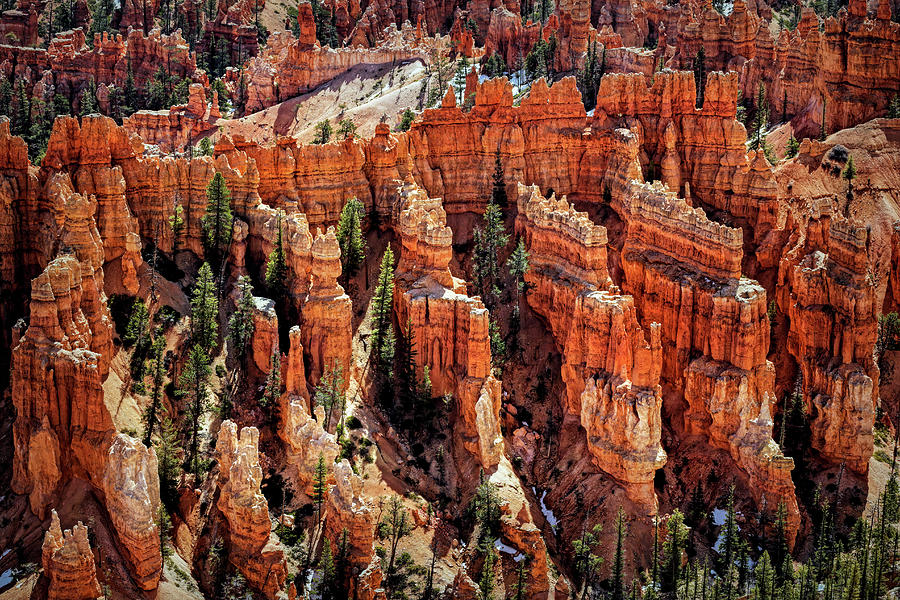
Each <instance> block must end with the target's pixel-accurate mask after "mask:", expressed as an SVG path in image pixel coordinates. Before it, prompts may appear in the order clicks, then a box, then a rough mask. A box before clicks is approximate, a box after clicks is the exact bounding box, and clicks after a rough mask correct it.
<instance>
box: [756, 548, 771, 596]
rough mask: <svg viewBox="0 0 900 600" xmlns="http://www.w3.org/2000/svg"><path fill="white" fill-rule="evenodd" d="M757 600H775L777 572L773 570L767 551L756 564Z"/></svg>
mask: <svg viewBox="0 0 900 600" xmlns="http://www.w3.org/2000/svg"><path fill="white" fill-rule="evenodd" d="M755 600H775V570H774V569H773V568H772V561H771V560H770V559H769V553H768V552H767V551H765V550H763V553H762V556H760V557H759V562H758V563H756V594H755Z"/></svg>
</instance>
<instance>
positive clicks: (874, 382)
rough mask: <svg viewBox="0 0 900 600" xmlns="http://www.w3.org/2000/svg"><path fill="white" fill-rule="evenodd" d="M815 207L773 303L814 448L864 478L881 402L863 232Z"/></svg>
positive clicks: (787, 259) (794, 243) (790, 252)
mask: <svg viewBox="0 0 900 600" xmlns="http://www.w3.org/2000/svg"><path fill="white" fill-rule="evenodd" d="M832 211H833V209H832V207H831V203H830V202H820V203H817V205H814V206H813V207H812V211H811V214H810V215H809V217H808V220H807V222H806V224H805V227H802V226H800V227H798V228H797V229H796V230H795V231H794V234H793V236H792V239H791V240H790V241H789V243H788V245H787V246H786V249H785V253H784V255H783V257H782V259H781V264H780V266H779V273H778V288H777V289H778V302H779V305H780V307H781V310H782V311H783V312H784V314H786V315H787V316H788V318H789V320H790V331H789V334H788V340H787V342H788V344H787V346H788V347H787V349H788V352H790V353H791V355H792V356H793V357H794V359H795V360H796V361H797V364H798V366H799V370H800V373H801V375H802V379H803V386H802V389H803V396H804V398H805V399H806V401H807V403H808V405H809V407H810V409H811V410H810V429H811V432H812V445H813V447H814V448H815V449H816V450H818V451H819V452H820V453H821V454H822V455H823V456H825V457H826V458H828V459H829V460H831V461H833V462H836V463H837V462H844V463H846V464H847V466H848V467H849V468H850V469H853V470H854V471H856V472H858V473H867V472H868V468H869V457H870V456H871V455H872V451H873V443H874V442H873V437H872V428H873V426H874V424H875V404H876V400H877V398H878V392H877V390H878V375H879V373H878V367H877V365H876V364H875V363H874V360H873V354H872V348H873V347H874V344H875V338H876V336H877V322H876V318H875V315H876V314H877V311H878V307H877V306H876V303H875V294H876V292H875V287H874V285H873V283H874V282H873V281H872V280H871V275H870V272H869V271H868V260H867V256H866V254H867V248H868V233H867V228H866V226H865V225H864V224H862V223H859V222H855V221H852V220H848V219H846V218H844V217H842V216H841V215H839V214H834V213H833V212H832Z"/></svg>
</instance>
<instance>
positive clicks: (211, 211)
mask: <svg viewBox="0 0 900 600" xmlns="http://www.w3.org/2000/svg"><path fill="white" fill-rule="evenodd" d="M233 221H234V217H233V216H232V214H231V192H229V191H228V186H227V185H225V178H224V177H223V176H222V174H221V173H220V172H218V171H216V174H215V175H214V176H213V178H212V180H211V181H210V182H209V185H208V186H207V187H206V213H205V214H204V215H203V218H202V220H201V224H202V226H203V241H204V245H205V246H206V251H207V252H208V253H209V255H210V258H211V259H212V261H213V263H214V264H215V265H216V266H217V267H218V265H219V264H220V261H221V259H222V257H224V256H225V252H226V251H227V249H228V245H229V244H230V243H231V232H232V226H233Z"/></svg>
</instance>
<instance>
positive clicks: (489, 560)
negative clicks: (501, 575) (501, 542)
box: [476, 546, 498, 600]
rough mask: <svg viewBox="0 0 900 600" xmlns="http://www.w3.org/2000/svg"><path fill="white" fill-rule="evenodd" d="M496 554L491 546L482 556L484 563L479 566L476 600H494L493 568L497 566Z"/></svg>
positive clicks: (494, 575)
mask: <svg viewBox="0 0 900 600" xmlns="http://www.w3.org/2000/svg"><path fill="white" fill-rule="evenodd" d="M497 560H498V557H497V552H496V551H495V550H494V547H493V546H489V547H488V549H487V552H485V554H484V563H483V564H482V566H481V576H480V577H479V578H478V590H477V594H476V598H478V600H494V588H495V587H496V586H495V585H494V578H495V577H496V574H495V573H494V567H495V565H496V564H497Z"/></svg>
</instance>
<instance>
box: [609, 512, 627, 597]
mask: <svg viewBox="0 0 900 600" xmlns="http://www.w3.org/2000/svg"><path fill="white" fill-rule="evenodd" d="M626 535H627V534H626V531H625V511H624V510H622V507H621V506H620V507H619V512H618V513H617V514H616V552H615V554H614V555H613V568H612V576H611V578H612V600H625V536H626Z"/></svg>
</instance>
